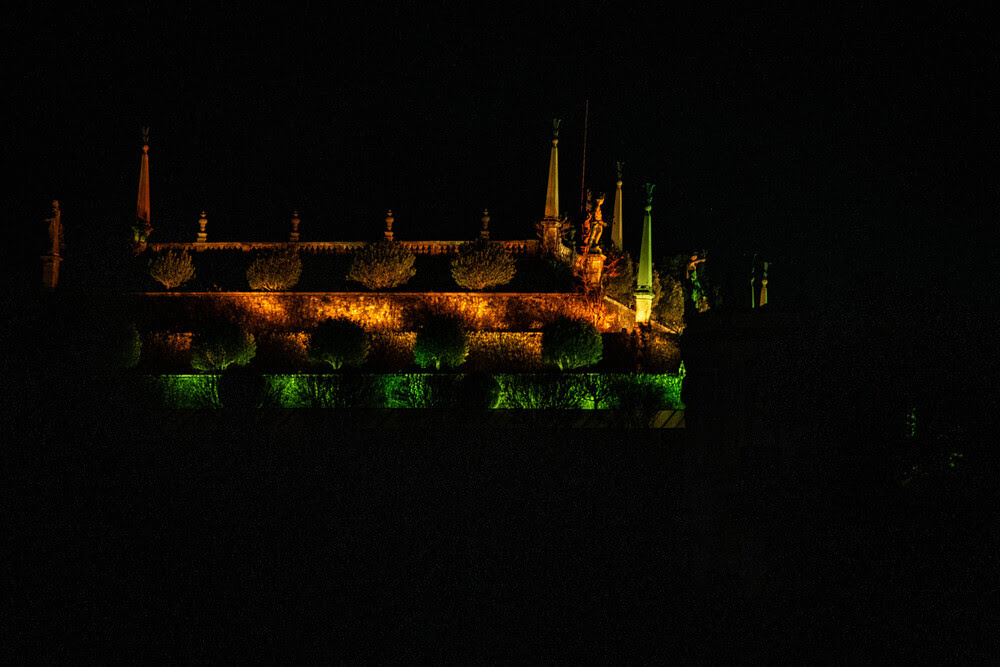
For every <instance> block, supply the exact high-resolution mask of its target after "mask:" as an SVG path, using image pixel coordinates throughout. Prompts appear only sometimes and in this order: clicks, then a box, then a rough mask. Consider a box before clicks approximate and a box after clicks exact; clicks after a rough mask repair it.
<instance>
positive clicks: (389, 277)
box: [347, 241, 417, 290]
mask: <svg viewBox="0 0 1000 667" xmlns="http://www.w3.org/2000/svg"><path fill="white" fill-rule="evenodd" d="M415 260H416V255H414V254H413V253H412V252H410V251H409V250H407V249H406V248H405V247H403V246H402V245H400V244H398V243H393V242H391V241H379V242H377V243H369V244H367V245H365V246H362V247H361V248H359V249H358V250H357V251H355V253H354V257H353V258H352V260H351V268H350V270H348V272H347V279H348V280H353V281H355V282H359V283H361V284H362V285H364V286H365V287H367V288H368V289H370V290H380V289H390V288H393V287H398V286H399V285H402V284H404V283H406V282H407V281H408V280H409V279H410V278H412V277H413V276H415V275H416V273H417V270H416V269H414V268H413V262H414V261H415Z"/></svg>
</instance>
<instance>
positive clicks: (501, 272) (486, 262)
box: [451, 240, 517, 290]
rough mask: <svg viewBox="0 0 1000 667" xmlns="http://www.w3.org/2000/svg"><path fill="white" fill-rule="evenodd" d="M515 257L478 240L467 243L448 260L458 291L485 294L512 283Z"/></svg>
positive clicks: (491, 244) (505, 249)
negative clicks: (473, 291)
mask: <svg viewBox="0 0 1000 667" xmlns="http://www.w3.org/2000/svg"><path fill="white" fill-rule="evenodd" d="M516 271H517V267H516V266H515V264H514V256H513V255H511V254H510V251H509V250H507V248H505V247H504V246H502V245H500V244H499V243H490V242H489V241H485V240H479V241H476V242H474V243H466V244H464V245H463V246H462V248H461V249H460V250H459V252H458V256H457V257H455V259H453V260H451V277H452V278H454V279H455V282H456V283H457V284H458V286H459V287H464V288H465V289H470V290H484V289H488V288H490V287H496V286H497V285H506V284H507V283H509V282H510V281H511V280H513V279H514V273H515V272H516Z"/></svg>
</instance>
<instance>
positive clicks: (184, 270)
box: [149, 250, 195, 290]
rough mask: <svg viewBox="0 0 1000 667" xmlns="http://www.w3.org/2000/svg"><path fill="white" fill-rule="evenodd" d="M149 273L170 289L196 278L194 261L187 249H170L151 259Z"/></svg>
mask: <svg viewBox="0 0 1000 667" xmlns="http://www.w3.org/2000/svg"><path fill="white" fill-rule="evenodd" d="M149 275H150V276H152V277H153V279H154V280H156V281H157V282H158V283H160V284H161V285H163V286H164V287H165V288H167V289H168V290H169V289H173V288H175V287H178V286H180V285H183V284H184V283H186V282H188V281H189V280H192V279H193V278H194V275H195V273H194V262H193V261H191V255H189V254H188V253H187V252H186V251H181V250H168V251H167V252H165V253H161V254H159V255H157V256H155V257H153V258H152V259H151V260H149Z"/></svg>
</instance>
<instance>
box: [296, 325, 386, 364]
mask: <svg viewBox="0 0 1000 667" xmlns="http://www.w3.org/2000/svg"><path fill="white" fill-rule="evenodd" d="M370 347H371V345H370V343H369V342H368V334H367V333H366V332H365V330H364V329H362V328H361V326H360V325H358V324H355V323H354V322H351V321H350V320H345V319H337V320H334V319H328V320H325V321H323V322H320V324H319V326H317V327H316V328H315V329H314V330H313V332H312V335H311V336H310V337H309V347H308V352H307V354H308V355H309V359H310V361H314V362H318V363H324V364H329V365H330V366H332V367H333V368H334V369H339V368H340V367H341V366H344V365H347V366H360V365H361V364H363V363H365V359H367V358H368V350H369V348H370Z"/></svg>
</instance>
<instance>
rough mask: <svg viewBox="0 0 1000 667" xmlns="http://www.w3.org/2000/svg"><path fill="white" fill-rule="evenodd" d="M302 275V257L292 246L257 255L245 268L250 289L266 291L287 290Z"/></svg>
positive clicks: (293, 285) (295, 283) (296, 282)
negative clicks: (248, 266)
mask: <svg viewBox="0 0 1000 667" xmlns="http://www.w3.org/2000/svg"><path fill="white" fill-rule="evenodd" d="M301 276H302V258H300V257H299V253H298V252H297V251H296V250H295V249H294V248H286V249H284V250H277V251H274V252H269V253H265V254H263V255H261V256H259V257H258V258H257V259H255V260H254V261H253V263H251V264H250V268H248V269H247V282H248V283H250V289H255V290H265V291H268V292H275V291H283V290H288V289H291V288H293V287H295V285H297V284H298V282H299V278H300V277H301Z"/></svg>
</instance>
